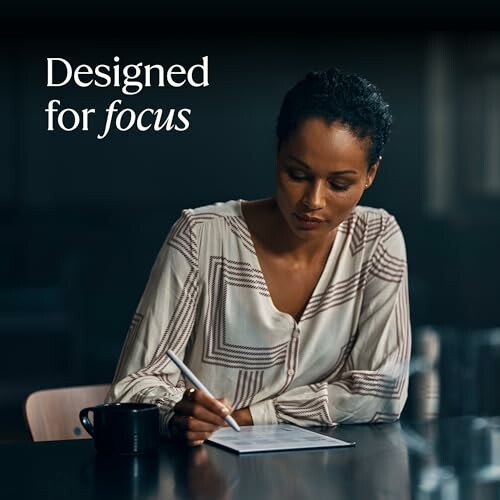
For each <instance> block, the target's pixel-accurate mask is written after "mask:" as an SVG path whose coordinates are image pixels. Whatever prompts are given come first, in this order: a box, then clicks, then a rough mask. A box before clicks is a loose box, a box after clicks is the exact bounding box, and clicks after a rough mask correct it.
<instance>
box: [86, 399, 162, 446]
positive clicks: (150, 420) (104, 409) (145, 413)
mask: <svg viewBox="0 0 500 500" xmlns="http://www.w3.org/2000/svg"><path fill="white" fill-rule="evenodd" d="M89 412H92V413H93V414H94V424H92V422H91V421H90V419H89ZM159 414H160V412H159V410H158V406H156V405H154V404H148V403H106V404H102V405H97V406H92V407H89V408H84V409H83V410H81V411H80V421H81V422H82V425H83V427H85V429H86V430H87V432H88V433H89V434H90V435H91V436H92V437H93V438H94V445H95V448H96V450H97V452H98V453H103V454H111V455H114V454H117V455H138V454H142V453H153V452H155V451H157V450H158V440H159V434H160V432H159Z"/></svg>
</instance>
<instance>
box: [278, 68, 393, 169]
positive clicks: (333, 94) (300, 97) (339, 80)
mask: <svg viewBox="0 0 500 500" xmlns="http://www.w3.org/2000/svg"><path fill="white" fill-rule="evenodd" d="M313 117H314V118H323V119H324V120H325V121H326V122H327V123H328V124H331V123H334V122H339V123H341V124H343V125H345V126H346V127H347V128H348V129H349V130H350V131H351V132H352V133H353V134H354V135H355V136H356V137H358V138H359V139H366V138H368V139H369V140H370V148H369V151H368V166H369V167H370V166H372V165H373V164H374V163H376V162H377V161H378V160H379V158H380V157H381V156H382V151H383V149H384V145H385V143H386V142H387V140H388V139H389V134H390V131H391V126H392V114H391V112H390V110H389V105H388V104H387V103H386V102H385V101H384V99H383V98H382V95H381V94H380V91H379V90H378V89H377V87H376V86H375V85H374V84H373V83H371V82H369V81H368V80H366V79H365V78H363V77H361V76H358V75H356V74H352V73H346V72H343V71H341V70H339V69H337V68H331V69H328V70H325V71H313V72H310V73H308V74H307V75H306V77H305V78H304V79H303V80H301V81H299V82H298V83H297V84H296V85H295V86H294V87H292V88H291V89H290V90H289V91H288V92H287V94H286V95H285V98H284V99H283V103H282V105H281V109H280V112H279V115H278V123H277V126H276V135H277V137H278V150H279V149H280V147H281V144H282V143H284V142H285V141H286V140H287V139H288V138H289V137H290V136H291V135H292V134H293V133H294V132H295V130H296V129H297V128H298V127H299V125H300V124H301V123H302V122H303V121H304V120H306V119H307V118H313Z"/></svg>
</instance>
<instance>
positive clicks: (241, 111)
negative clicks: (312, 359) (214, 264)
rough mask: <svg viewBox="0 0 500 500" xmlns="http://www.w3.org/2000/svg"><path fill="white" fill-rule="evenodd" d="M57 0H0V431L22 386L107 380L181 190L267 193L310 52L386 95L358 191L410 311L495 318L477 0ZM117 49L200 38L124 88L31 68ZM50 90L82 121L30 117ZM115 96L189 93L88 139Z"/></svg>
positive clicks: (489, 136)
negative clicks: (60, 84)
mask: <svg viewBox="0 0 500 500" xmlns="http://www.w3.org/2000/svg"><path fill="white" fill-rule="evenodd" d="M7 5H8V3H7ZM72 5H73V7H72V8H73V9H75V8H76V10H74V11H69V10H68V9H69V7H68V4H67V3H64V4H62V3H57V2H53V3H49V4H46V5H45V6H44V7H43V8H42V7H41V6H40V5H38V4H35V3H29V2H24V3H23V2H21V3H19V2H18V3H15V4H14V3H12V5H8V7H9V8H7V10H6V11H5V13H4V16H3V18H2V26H1V27H2V34H1V35H0V37H1V39H2V40H1V41H2V44H1V48H0V60H1V71H0V74H1V79H0V109H1V110H2V111H1V115H0V228H1V231H2V236H1V241H2V245H1V247H0V256H1V258H0V298H1V300H0V337H1V342H2V347H3V349H2V352H3V356H2V358H3V361H2V367H3V369H4V370H3V371H4V372H5V373H6V374H7V377H6V378H5V377H4V379H3V381H2V382H0V405H1V406H2V409H1V410H2V411H1V414H2V415H3V419H4V422H6V423H5V425H4V430H2V432H3V435H0V438H6V439H12V438H19V437H23V436H24V431H23V425H22V417H21V409H20V408H21V403H22V401H23V399H24V398H25V397H26V395H27V394H28V393H29V392H31V391H33V390H36V389H39V388H45V387H56V386H62V385H72V384H92V383H100V382H107V381H110V379H111V378H112V376H113V371H114V366H115V363H116V361H117V357H118V355H119V352H120V348H121V343H122V342H123V339H124V335H125V333H126V330H127V328H128V323H129V320H130V318H131V316H132V314H133V312H134V308H135V306H136V304H137V302H138V300H139V298H140V295H141V293H142V290H143V287H144V285H145V282H146V279H147V276H148V273H149V269H150V267H151V265H152V263H153V260H154V258H155V256H156V253H157V251H158V249H159V247H160V245H161V243H162V241H163V239H164V238H165V236H166V234H167V232H168V230H169V227H170V225H171V224H172V222H173V221H174V220H175V219H176V218H177V217H178V215H179V213H180V211H181V210H182V209H183V208H187V207H195V206H199V205H202V204H208V203H212V202H215V201H224V200H227V199H235V198H246V199H252V198H259V197H265V196H269V195H271V194H272V193H273V167H274V146H275V142H274V124H275V118H276V115H277V112H278V108H279V105H280V102H281V99H282V97H283V95H284V93H285V92H286V90H287V89H288V88H289V87H290V86H291V85H292V84H293V83H294V82H295V81H296V80H297V79H299V78H301V77H302V76H303V75H304V74H305V73H306V72H307V71H309V70H311V69H320V68H326V67H329V66H338V67H340V68H343V69H345V70H349V71H354V72H357V73H360V74H362V75H364V76H366V77H367V78H368V79H370V80H372V81H373V82H375V83H376V84H377V85H378V86H379V87H380V89H381V90H382V92H383V94H384V96H385V97H386V99H387V101H388V102H389V103H390V104H391V106H392V110H393V114H394V117H395V123H394V133H393V136H392V138H391V141H390V143H389V144H388V145H387V148H386V152H385V155H384V161H383V166H382V170H381V171H380V174H379V176H378V178H377V182H376V184H375V185H374V187H373V188H372V189H371V190H370V191H369V192H368V193H367V194H366V197H365V198H364V200H363V203H364V204H368V205H373V206H380V207H384V208H386V209H387V210H389V211H390V212H392V213H394V214H395V215H396V216H397V218H398V220H399V222H400V225H401V226H402V228H403V231H404V234H405V236H406V241H407V247H408V257H409V268H410V292H411V309H412V323H413V326H414V328H415V329H418V328H419V327H421V326H423V325H428V324H431V325H434V326H435V327H436V328H441V327H449V328H452V330H453V331H454V332H456V335H459V336H460V338H464V339H465V340H463V342H466V338H467V336H470V335H471V332H475V331H476V330H484V329H487V328H492V327H495V326H498V325H499V324H500V312H499V308H498V305H497V304H498V299H497V297H498V293H497V287H498V285H497V283H498V280H499V278H500V265H499V264H498V258H497V255H498V244H499V242H500V237H499V234H500V233H499V225H500V221H499V215H500V177H499V176H500V173H499V171H500V153H498V150H497V149H495V144H496V140H495V137H497V135H498V134H500V116H499V112H500V111H499V112H495V111H494V110H495V109H497V108H498V109H500V102H499V100H498V98H497V97H496V96H497V95H498V92H500V86H499V84H498V81H499V75H500V38H499V36H498V31H495V27H496V25H497V24H498V23H497V21H498V19H499V18H498V16H497V15H496V13H495V11H494V10H493V4H490V3H488V2H486V1H484V2H482V3H481V2H480V3H478V4H476V7H475V8H474V10H473V9H472V8H467V7H466V6H463V5H460V4H456V3H454V4H453V5H451V4H446V3H443V4H442V5H441V6H440V8H437V9H434V10H433V11H432V12H433V14H432V12H431V8H430V6H426V5H425V4H422V5H421V6H420V7H418V6H417V4H416V3H411V2H410V3H409V4H407V10H406V11H405V10H404V9H403V8H402V3H398V4H393V5H391V4H390V3H385V4H380V5H379V6H378V7H377V8H375V7H374V6H373V5H372V3H366V4H358V7H359V10H357V9H354V7H352V6H344V8H343V10H338V9H337V10H334V9H333V7H332V6H331V5H330V7H329V8H328V9H327V8H326V7H325V5H323V4H322V3H321V2H312V3H311V2H308V6H307V8H306V7H305V6H304V5H303V3H300V2H295V3H293V2H292V3H287V5H288V7H287V8H286V10H285V7H284V6H283V4H279V3H278V4H270V5H269V4H266V5H264V3H261V4H260V3H259V2H256V3H255V2H254V3H250V2H248V3H240V4H239V7H238V8H239V9H240V10H234V9H235V7H234V4H225V3H224V2H219V3H214V4H211V5H212V6H211V10H210V11H209V12H208V11H207V7H206V5H205V4H203V3H198V4H196V3H195V4H194V5H193V4H191V6H192V10H190V9H189V8H188V7H186V6H184V7H177V8H176V10H175V11H174V10H171V8H170V7H168V4H163V5H162V7H159V9H160V10H159V11H156V10H155V9H156V8H158V7H157V6H154V5H153V3H152V2H150V3H148V2H146V3H144V4H143V5H142V7H141V9H140V11H139V12H138V11H137V7H136V6H135V4H132V3H127V2H125V3H120V4H119V5H118V4H115V5H111V6H109V5H108V7H107V8H106V9H105V10H104V11H102V10H100V9H101V7H99V6H98V5H97V4H96V3H92V2H77V3H74V4H72ZM75 5H76V7H75ZM405 5H406V4H405ZM433 5H434V4H433ZM194 13H196V16H195V15H193V14H194ZM429 13H431V14H429ZM412 19H413V21H414V19H418V20H419V21H418V23H417V24H416V25H415V24H413V25H412V24H411V23H412ZM114 56H119V57H120V60H121V62H122V63H124V64H126V63H131V64H134V63H137V62H139V61H142V62H144V63H145V64H148V63H150V64H154V63H159V64H164V65H166V66H168V65H171V64H174V63H180V64H183V65H186V66H190V65H192V64H195V63H198V62H200V60H201V57H202V56H209V76H210V86H209V87H208V88H194V89H193V88H190V87H184V88H181V89H170V88H163V89H158V88H150V89H144V90H143V91H142V92H141V93H140V94H138V95H136V96H124V95H123V94H121V93H120V91H119V89H117V88H106V89H99V88H88V89H82V88H79V87H77V86H75V85H74V84H73V85H71V84H70V85H67V86H65V87H64V88H60V89H58V88H56V89H51V88H47V87H46V71H47V69H46V58H47V57H63V58H65V59H67V60H69V61H70V62H71V63H72V64H73V66H76V65H78V64H89V65H91V66H94V65H96V64H102V63H103V64H109V65H111V64H113V57H114ZM50 99H59V100H61V101H62V104H61V107H72V108H76V109H81V108H85V107H95V108H96V109H97V113H98V114H97V116H96V117H95V119H94V125H92V126H91V127H90V128H91V130H90V131H89V132H81V131H80V132H67V133H66V132H61V131H55V132H47V130H46V128H47V123H46V114H45V112H44V109H45V108H46V106H47V103H48V101H49V100H50ZM114 99H122V100H123V106H124V107H131V108H134V109H135V110H137V111H138V110H141V109H143V108H145V107H152V108H163V109H167V110H168V109H170V108H176V109H178V108H182V107H188V108H191V109H192V115H191V117H190V121H191V126H190V129H189V131H187V132H182V133H178V132H177V133H175V132H168V133H167V132H152V131H150V132H144V133H139V132H134V131H129V132H126V133H120V132H114V133H111V134H110V135H109V136H108V137H107V138H105V139H103V140H97V139H96V137H95V135H96V134H97V132H99V131H100V130H98V129H100V127H101V126H102V123H103V120H104V115H103V110H104V108H105V107H106V106H107V104H108V103H109V102H110V101H112V100H114ZM495 99H496V100H495ZM495 106H497V108H495ZM492 110H493V111H492ZM497 132H498V134H497ZM496 134H497V135H496ZM495 155H496V156H495ZM491 374H492V372H491V371H490V372H487V373H486V375H485V377H487V378H489V377H491Z"/></svg>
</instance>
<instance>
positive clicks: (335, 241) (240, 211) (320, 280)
mask: <svg viewBox="0 0 500 500" xmlns="http://www.w3.org/2000/svg"><path fill="white" fill-rule="evenodd" d="M246 201H247V200H243V199H241V198H240V199H239V200H237V202H236V205H237V209H238V215H239V217H240V218H241V220H242V221H243V223H244V224H245V229H246V231H247V233H248V236H249V239H250V242H251V244H252V252H251V253H252V255H253V259H254V264H255V265H256V267H257V271H258V272H259V273H260V274H261V276H262V280H263V283H264V284H265V287H266V291H267V295H268V296H269V302H270V303H271V307H272V308H273V309H274V311H275V312H277V313H278V314H280V315H282V316H286V317H287V318H289V319H291V320H292V321H293V324H294V326H298V325H299V324H300V323H301V322H302V318H303V317H304V316H305V313H306V312H307V310H308V309H309V305H310V303H311V300H312V298H313V297H314V296H316V295H318V292H319V290H320V289H321V288H320V286H322V285H323V281H324V280H325V279H326V278H325V273H326V269H327V268H329V267H330V264H331V261H332V260H333V258H334V255H335V254H336V253H337V247H338V240H339V237H338V233H339V232H338V227H340V225H341V224H343V222H342V223H341V224H339V226H338V227H337V233H336V234H335V238H334V239H333V242H332V245H331V247H330V250H329V251H328V257H327V258H326V260H325V265H324V266H323V269H322V270H321V273H320V275H319V278H318V281H317V282H316V284H315V286H314V289H313V291H312V293H311V295H310V296H309V298H308V299H307V303H306V305H305V307H304V309H303V311H302V313H301V315H300V318H299V320H298V321H297V320H296V319H295V317H294V316H293V315H292V314H290V313H287V312H284V311H281V310H280V309H278V308H277V307H276V305H275V303H274V301H273V297H272V295H271V292H270V291H269V286H268V284H267V280H266V277H265V275H264V272H263V270H262V266H261V264H260V260H259V256H258V255H257V249H256V247H255V242H254V239H253V236H252V232H251V231H250V227H249V225H248V223H247V220H246V218H245V215H244V214H243V207H242V204H243V202H246Z"/></svg>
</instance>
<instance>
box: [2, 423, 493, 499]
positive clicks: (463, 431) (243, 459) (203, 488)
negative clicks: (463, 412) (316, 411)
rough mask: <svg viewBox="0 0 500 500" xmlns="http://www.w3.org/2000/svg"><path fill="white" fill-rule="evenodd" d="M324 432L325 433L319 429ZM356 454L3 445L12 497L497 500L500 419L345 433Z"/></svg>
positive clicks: (5, 489)
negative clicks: (107, 453)
mask: <svg viewBox="0 0 500 500" xmlns="http://www.w3.org/2000/svg"><path fill="white" fill-rule="evenodd" d="M316 430H318V429H316ZM325 433H326V434H329V435H332V436H335V437H338V438H340V439H345V440H353V441H356V442H357V446H356V447H355V448H345V449H332V450H327V451H293V452H278V453H267V454H259V455H247V456H238V455H235V454H232V453H230V452H227V451H224V450H222V449H218V448H215V447H212V446H209V445H204V446H202V447H199V448H196V449H181V448H176V447H175V446H172V445H171V444H170V443H167V442H163V443H162V445H161V449H160V453H159V454H158V456H157V457H133V458H120V457H118V458H109V457H100V456H97V455H96V454H95V452H94V448H93V443H92V441H90V440H86V441H84V440H81V441H56V442H49V443H9V444H0V457H1V458H0V464H1V477H2V484H1V486H0V496H1V498H3V499H5V500H11V499H16V500H19V499H30V500H33V499H50V500H57V499H64V500H78V499H106V500H111V499H114V498H116V499H120V500H128V499H141V500H149V499H151V500H152V499H160V498H161V499H164V500H167V499H187V498H190V499H204V500H205V499H208V500H212V499H228V500H229V499H252V500H264V499H271V498H272V499H287V500H290V499H300V500H303V499H309V498H310V499H315V500H319V499H324V498H331V499H336V500H337V499H348V500H353V499H363V500H367V499H368V500H371V499H397V500H404V499H410V498H417V499H433V500H434V499H447V500H448V499H450V500H454V499H457V500H458V499H461V500H462V499H469V498H470V499H478V500H479V499H480V500H489V499H498V498H500V418H488V419H482V418H454V419H445V420H440V421H435V422H433V423H427V424H423V423H420V424H410V423H408V424H407V423H403V424H399V423H396V424H382V425H372V426H368V425H358V426H343V427H340V428H338V429H334V430H328V431H325Z"/></svg>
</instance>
